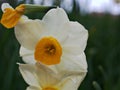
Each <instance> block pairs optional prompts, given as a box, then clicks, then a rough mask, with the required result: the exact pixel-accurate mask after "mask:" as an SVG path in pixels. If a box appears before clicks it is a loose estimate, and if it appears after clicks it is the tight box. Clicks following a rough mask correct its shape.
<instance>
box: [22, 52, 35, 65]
mask: <svg viewBox="0 0 120 90" xmlns="http://www.w3.org/2000/svg"><path fill="white" fill-rule="evenodd" d="M22 60H23V61H24V62H25V63H27V64H35V63H36V60H35V59H34V55H33V54H31V55H26V56H23V57H22Z"/></svg>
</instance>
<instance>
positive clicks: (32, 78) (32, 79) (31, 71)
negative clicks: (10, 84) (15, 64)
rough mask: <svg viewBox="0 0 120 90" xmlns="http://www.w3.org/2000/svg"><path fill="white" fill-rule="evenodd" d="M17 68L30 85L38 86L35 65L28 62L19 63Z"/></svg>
mask: <svg viewBox="0 0 120 90" xmlns="http://www.w3.org/2000/svg"><path fill="white" fill-rule="evenodd" d="M19 70H20V72H21V74H22V76H23V78H24V80H25V81H26V82H27V83H28V84H29V85H30V86H36V87H39V83H38V80H37V78H36V73H35V66H34V65H30V64H19Z"/></svg>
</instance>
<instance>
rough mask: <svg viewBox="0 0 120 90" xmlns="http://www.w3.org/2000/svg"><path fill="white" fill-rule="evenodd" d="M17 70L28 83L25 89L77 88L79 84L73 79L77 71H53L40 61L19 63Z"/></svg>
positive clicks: (65, 89)
mask: <svg viewBox="0 0 120 90" xmlns="http://www.w3.org/2000/svg"><path fill="white" fill-rule="evenodd" d="M19 70H20V72H21V74H22V76H23V78H24V80H25V81H26V82H27V83H28V85H29V87H28V88H27V90H77V88H78V86H79V84H77V80H76V79H74V77H77V75H79V73H75V72H74V73H68V72H67V73H66V72H60V73H55V72H54V71H52V70H51V69H49V68H48V67H46V66H44V65H42V64H40V63H36V64H33V65H31V64H19Z"/></svg>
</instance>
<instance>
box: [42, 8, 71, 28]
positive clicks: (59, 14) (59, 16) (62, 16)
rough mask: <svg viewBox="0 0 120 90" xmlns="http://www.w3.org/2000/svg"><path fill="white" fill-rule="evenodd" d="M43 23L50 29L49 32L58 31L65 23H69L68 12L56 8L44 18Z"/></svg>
mask: <svg viewBox="0 0 120 90" xmlns="http://www.w3.org/2000/svg"><path fill="white" fill-rule="evenodd" d="M43 21H44V22H45V24H46V25H47V27H48V30H57V29H59V27H61V26H62V25H63V24H64V23H66V22H68V21H69V19H68V17H67V14H66V12H65V11H64V10H63V9H62V8H56V9H51V10H49V11H48V12H47V13H46V15H45V16H44V17H43Z"/></svg>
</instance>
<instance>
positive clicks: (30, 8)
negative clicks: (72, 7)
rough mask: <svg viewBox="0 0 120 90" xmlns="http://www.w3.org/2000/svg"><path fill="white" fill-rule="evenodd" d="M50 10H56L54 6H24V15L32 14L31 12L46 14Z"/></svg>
mask: <svg viewBox="0 0 120 90" xmlns="http://www.w3.org/2000/svg"><path fill="white" fill-rule="evenodd" d="M52 8H56V6H42V5H41V6H40V5H32V4H25V12H24V14H28V13H33V12H47V11H48V10H50V9H52Z"/></svg>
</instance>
